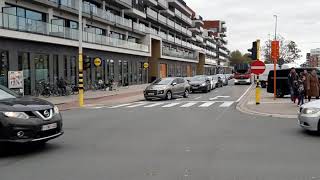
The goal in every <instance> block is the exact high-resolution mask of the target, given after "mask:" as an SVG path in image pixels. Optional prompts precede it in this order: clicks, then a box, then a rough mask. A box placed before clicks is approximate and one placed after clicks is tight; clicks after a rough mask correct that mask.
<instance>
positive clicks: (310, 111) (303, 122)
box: [298, 100, 320, 132]
mask: <svg viewBox="0 0 320 180" xmlns="http://www.w3.org/2000/svg"><path fill="white" fill-rule="evenodd" d="M319 119H320V100H316V101H312V102H309V103H306V104H304V105H302V106H301V107H300V112H299V115H298V123H299V125H300V126H301V127H302V128H303V129H306V130H308V131H318V132H320V124H319Z"/></svg>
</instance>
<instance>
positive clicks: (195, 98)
mask: <svg viewBox="0 0 320 180" xmlns="http://www.w3.org/2000/svg"><path fill="white" fill-rule="evenodd" d="M201 97H202V96H199V97H196V98H194V99H200V98H201Z"/></svg>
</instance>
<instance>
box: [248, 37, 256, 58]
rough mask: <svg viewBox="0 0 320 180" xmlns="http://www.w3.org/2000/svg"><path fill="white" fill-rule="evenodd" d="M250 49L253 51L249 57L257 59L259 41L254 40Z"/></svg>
mask: <svg viewBox="0 0 320 180" xmlns="http://www.w3.org/2000/svg"><path fill="white" fill-rule="evenodd" d="M248 51H249V52H251V54H250V56H249V57H250V58H251V59H252V60H257V59H258V43H257V41H254V42H252V48H251V49H248Z"/></svg>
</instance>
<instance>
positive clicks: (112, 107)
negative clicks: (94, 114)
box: [109, 103, 133, 109]
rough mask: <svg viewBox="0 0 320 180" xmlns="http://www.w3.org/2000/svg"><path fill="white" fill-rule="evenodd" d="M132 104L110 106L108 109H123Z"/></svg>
mask: <svg viewBox="0 0 320 180" xmlns="http://www.w3.org/2000/svg"><path fill="white" fill-rule="evenodd" d="M132 104H133V103H127V104H120V105H117V106H111V107H109V108H110V109H114V108H119V107H124V106H129V105H132Z"/></svg>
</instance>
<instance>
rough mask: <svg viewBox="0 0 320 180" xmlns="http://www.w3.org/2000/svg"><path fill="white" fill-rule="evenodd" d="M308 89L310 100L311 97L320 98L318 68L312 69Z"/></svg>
mask: <svg viewBox="0 0 320 180" xmlns="http://www.w3.org/2000/svg"><path fill="white" fill-rule="evenodd" d="M307 91H308V92H307V94H308V100H309V102H310V100H311V97H316V99H319V80H318V75H317V72H316V70H312V72H311V75H310V77H309V80H308V81H307Z"/></svg>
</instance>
